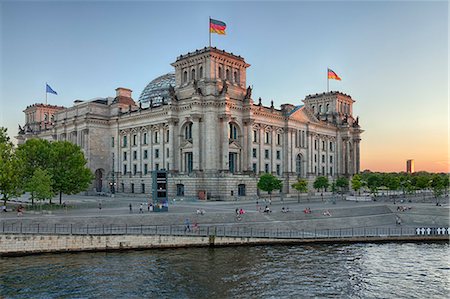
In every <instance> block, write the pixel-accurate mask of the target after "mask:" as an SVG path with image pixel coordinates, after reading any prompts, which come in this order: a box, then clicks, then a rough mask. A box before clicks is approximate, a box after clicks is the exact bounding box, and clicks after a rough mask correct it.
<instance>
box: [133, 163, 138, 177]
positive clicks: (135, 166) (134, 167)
mask: <svg viewBox="0 0 450 299" xmlns="http://www.w3.org/2000/svg"><path fill="white" fill-rule="evenodd" d="M136 173H137V165H136V164H133V175H136Z"/></svg>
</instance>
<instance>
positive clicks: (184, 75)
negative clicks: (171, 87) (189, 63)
mask: <svg viewBox="0 0 450 299" xmlns="http://www.w3.org/2000/svg"><path fill="white" fill-rule="evenodd" d="M187 80H188V78H187V71H184V73H183V83H186V82H187Z"/></svg>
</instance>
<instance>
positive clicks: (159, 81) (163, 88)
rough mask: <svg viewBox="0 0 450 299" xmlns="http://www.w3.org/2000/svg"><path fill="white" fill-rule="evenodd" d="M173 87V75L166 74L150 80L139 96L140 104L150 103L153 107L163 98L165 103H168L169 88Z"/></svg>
mask: <svg viewBox="0 0 450 299" xmlns="http://www.w3.org/2000/svg"><path fill="white" fill-rule="evenodd" d="M170 85H172V86H175V74H174V73H168V74H165V75H162V76H159V77H158V78H156V79H154V80H152V81H151V82H150V83H148V84H147V86H146V87H145V88H144V90H143V91H142V93H141V95H140V96H139V101H140V102H141V103H148V104H150V101H151V102H152V104H153V105H155V104H156V105H157V104H161V102H162V99H163V98H164V99H165V101H166V102H169V87H170Z"/></svg>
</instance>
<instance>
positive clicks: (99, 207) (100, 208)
mask: <svg viewBox="0 0 450 299" xmlns="http://www.w3.org/2000/svg"><path fill="white" fill-rule="evenodd" d="M98 209H99V210H100V211H101V210H102V203H101V202H99V203H98Z"/></svg>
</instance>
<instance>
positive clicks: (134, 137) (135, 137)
mask: <svg viewBox="0 0 450 299" xmlns="http://www.w3.org/2000/svg"><path fill="white" fill-rule="evenodd" d="M136 144H137V135H136V134H134V135H133V145H136Z"/></svg>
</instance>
